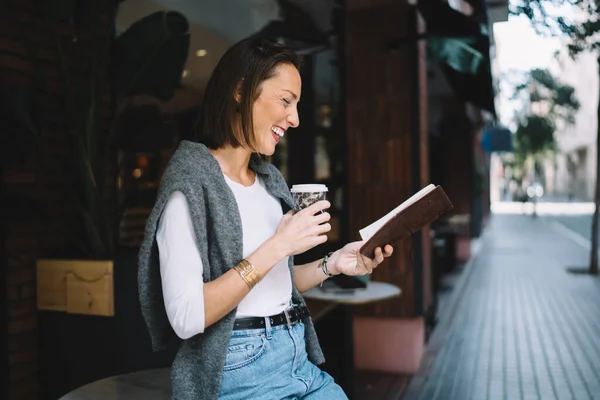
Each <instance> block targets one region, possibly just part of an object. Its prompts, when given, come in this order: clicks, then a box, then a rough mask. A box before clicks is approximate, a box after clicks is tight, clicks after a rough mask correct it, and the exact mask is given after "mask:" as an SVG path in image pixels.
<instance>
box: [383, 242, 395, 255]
mask: <svg viewBox="0 0 600 400" xmlns="http://www.w3.org/2000/svg"><path fill="white" fill-rule="evenodd" d="M384 250H385V253H384V256H385V257H389V256H391V255H392V253H394V248H393V247H392V246H390V245H389V244H388V245H386V246H385V249H384Z"/></svg>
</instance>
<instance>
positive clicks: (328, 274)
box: [321, 252, 335, 278]
mask: <svg viewBox="0 0 600 400" xmlns="http://www.w3.org/2000/svg"><path fill="white" fill-rule="evenodd" d="M332 254H333V252H331V253H327V254H325V257H323V261H321V271H323V273H324V274H325V275H327V276H328V277H330V278H333V277H334V276H335V275H333V274H330V273H329V271H328V270H327V260H329V257H331V255H332Z"/></svg>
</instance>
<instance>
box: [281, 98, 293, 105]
mask: <svg viewBox="0 0 600 400" xmlns="http://www.w3.org/2000/svg"><path fill="white" fill-rule="evenodd" d="M281 101H283V104H285V105H286V106H289V105H290V104H292V102H291V101H289V100H288V99H286V98H283V99H281Z"/></svg>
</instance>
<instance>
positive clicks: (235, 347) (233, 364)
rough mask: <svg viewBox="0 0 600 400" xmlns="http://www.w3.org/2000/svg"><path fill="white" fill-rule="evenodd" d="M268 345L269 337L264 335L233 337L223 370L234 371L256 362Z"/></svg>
mask: <svg viewBox="0 0 600 400" xmlns="http://www.w3.org/2000/svg"><path fill="white" fill-rule="evenodd" d="M266 347H267V339H266V338H265V337H264V335H260V336H250V337H239V338H235V337H234V338H232V339H231V341H230V342H229V347H228V348H227V357H226V358H225V366H224V367H223V371H232V370H234V369H239V368H242V367H245V366H246V365H249V364H251V363H253V362H255V361H256V360H258V359H259V358H260V357H261V356H262V355H263V354H264V352H265V349H266Z"/></svg>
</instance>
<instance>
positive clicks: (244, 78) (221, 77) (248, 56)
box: [195, 37, 302, 150]
mask: <svg viewBox="0 0 600 400" xmlns="http://www.w3.org/2000/svg"><path fill="white" fill-rule="evenodd" d="M284 63H286V64H291V65H293V66H295V67H296V68H297V69H300V66H301V63H302V59H301V57H300V56H299V55H297V54H295V53H294V52H293V51H292V50H291V49H290V48H288V47H286V46H283V45H280V44H277V43H274V42H271V41H269V40H266V39H261V38H256V37H254V38H249V39H244V40H242V41H240V42H238V43H236V44H235V45H233V46H232V47H231V48H229V49H228V50H227V52H225V54H224V55H223V57H221V59H220V60H219V63H218V64H217V66H216V67H215V69H214V71H213V73H212V75H211V77H210V80H209V81H208V84H207V86H206V91H205V93H204V100H203V102H202V108H201V111H200V117H199V119H198V123H197V125H196V128H195V137H196V140H197V141H199V142H201V143H204V144H205V145H206V146H207V147H208V148H210V149H218V148H221V147H224V146H226V145H230V146H232V147H234V148H237V147H240V146H248V147H249V148H251V149H252V150H254V148H255V138H254V129H253V119H252V106H253V104H254V101H256V99H257V98H258V96H259V95H260V86H261V84H262V83H263V82H264V81H265V80H267V79H269V78H272V77H273V76H274V75H275V73H276V68H277V66H278V65H279V64H284ZM238 85H240V86H241V87H240V86H238ZM240 88H241V93H240V94H241V99H240V102H239V103H238V102H237V101H236V99H235V94H236V92H237V91H238V90H239V89H240ZM236 115H239V118H240V120H241V132H239V133H237V132H236V129H235V126H234V122H235V121H236Z"/></svg>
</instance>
